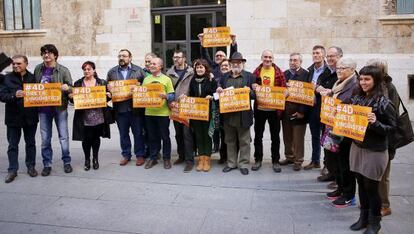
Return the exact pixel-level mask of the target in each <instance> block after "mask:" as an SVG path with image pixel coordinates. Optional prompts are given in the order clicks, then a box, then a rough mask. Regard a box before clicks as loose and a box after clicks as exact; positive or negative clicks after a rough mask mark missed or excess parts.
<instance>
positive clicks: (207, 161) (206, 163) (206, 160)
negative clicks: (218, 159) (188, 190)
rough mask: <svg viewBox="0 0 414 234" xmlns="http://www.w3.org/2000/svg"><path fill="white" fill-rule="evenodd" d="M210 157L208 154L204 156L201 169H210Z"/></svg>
mask: <svg viewBox="0 0 414 234" xmlns="http://www.w3.org/2000/svg"><path fill="white" fill-rule="evenodd" d="M210 160H211V158H210V157H209V156H204V166H203V171H205V172H208V171H210V169H211V163H210V162H211V161H210Z"/></svg>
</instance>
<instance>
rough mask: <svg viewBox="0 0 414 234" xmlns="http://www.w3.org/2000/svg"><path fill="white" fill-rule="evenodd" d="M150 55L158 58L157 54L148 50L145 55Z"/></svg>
mask: <svg viewBox="0 0 414 234" xmlns="http://www.w3.org/2000/svg"><path fill="white" fill-rule="evenodd" d="M147 56H151V58H158V56H157V55H156V54H155V53H152V52H149V53H146V54H145V57H147Z"/></svg>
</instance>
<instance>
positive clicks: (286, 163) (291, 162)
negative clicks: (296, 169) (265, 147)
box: [279, 159, 294, 166]
mask: <svg viewBox="0 0 414 234" xmlns="http://www.w3.org/2000/svg"><path fill="white" fill-rule="evenodd" d="M293 163H294V162H293V161H291V160H289V159H283V160H282V161H279V164H280V165H281V166H286V165H288V164H293Z"/></svg>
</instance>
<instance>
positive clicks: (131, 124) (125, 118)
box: [116, 111, 145, 159]
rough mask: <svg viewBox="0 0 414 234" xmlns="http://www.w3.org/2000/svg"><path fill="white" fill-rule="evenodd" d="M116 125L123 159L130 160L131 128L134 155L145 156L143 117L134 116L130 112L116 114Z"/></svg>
mask: <svg viewBox="0 0 414 234" xmlns="http://www.w3.org/2000/svg"><path fill="white" fill-rule="evenodd" d="M116 123H117V125H118V130H119V137H120V144H121V154H122V156H123V157H124V158H127V159H131V157H132V153H131V147H132V145H131V138H130V137H129V129H130V128H131V131H132V135H134V154H135V156H137V157H144V156H145V138H144V117H143V116H135V115H134V114H133V113H132V112H131V111H128V112H122V113H118V114H117V117H116Z"/></svg>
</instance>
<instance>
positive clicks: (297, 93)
mask: <svg viewBox="0 0 414 234" xmlns="http://www.w3.org/2000/svg"><path fill="white" fill-rule="evenodd" d="M288 92H289V96H288V97H287V99H286V101H288V102H294V103H299V104H304V105H308V106H313V101H314V98H315V92H314V87H313V84H312V83H308V82H302V81H297V80H290V81H289V83H288Z"/></svg>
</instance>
